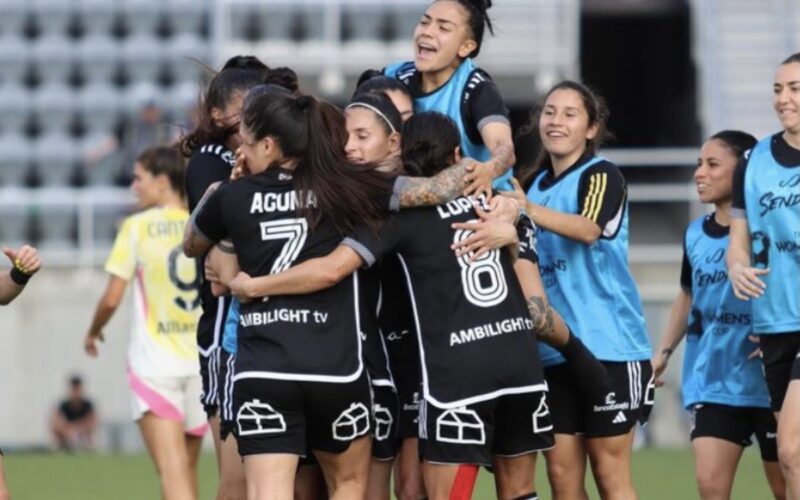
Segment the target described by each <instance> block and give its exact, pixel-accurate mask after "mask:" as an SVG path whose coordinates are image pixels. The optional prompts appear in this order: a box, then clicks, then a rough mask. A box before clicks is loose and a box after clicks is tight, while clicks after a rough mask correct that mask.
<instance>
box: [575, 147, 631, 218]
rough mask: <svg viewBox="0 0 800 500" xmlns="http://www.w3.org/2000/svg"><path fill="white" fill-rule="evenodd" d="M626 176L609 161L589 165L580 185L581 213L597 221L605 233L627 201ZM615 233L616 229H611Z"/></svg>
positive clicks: (579, 200)
mask: <svg viewBox="0 0 800 500" xmlns="http://www.w3.org/2000/svg"><path fill="white" fill-rule="evenodd" d="M625 194H626V188H625V178H624V177H622V173H621V172H620V171H619V169H618V168H617V167H616V166H615V165H613V164H612V163H609V162H607V161H603V162H600V163H597V164H596V165H593V166H591V167H589V168H588V169H587V170H586V171H585V172H583V174H582V175H581V180H580V183H579V185H578V206H579V207H580V215H582V216H583V217H586V218H587V219H589V220H591V221H592V222H594V223H596V224H597V225H598V226H599V227H600V229H602V230H603V233H606V226H607V225H608V223H609V222H611V221H612V220H614V218H615V217H617V215H618V214H619V211H620V210H621V209H622V203H623V202H624V201H625ZM610 232H611V233H615V232H616V230H614V231H610Z"/></svg>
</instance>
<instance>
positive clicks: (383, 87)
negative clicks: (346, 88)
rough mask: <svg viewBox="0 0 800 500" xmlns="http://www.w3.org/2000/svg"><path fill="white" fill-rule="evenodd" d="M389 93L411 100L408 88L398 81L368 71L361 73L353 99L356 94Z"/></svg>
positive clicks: (377, 72)
mask: <svg viewBox="0 0 800 500" xmlns="http://www.w3.org/2000/svg"><path fill="white" fill-rule="evenodd" d="M391 91H397V92H401V93H403V94H404V95H406V96H407V97H408V98H409V99H411V98H412V97H411V92H410V91H409V90H408V87H406V86H405V85H403V83H402V82H400V80H397V79H394V78H390V77H388V76H386V75H383V74H382V73H381V72H380V71H376V70H374V69H368V70H366V71H365V72H363V73H361V76H360V77H359V79H358V83H357V84H356V91H355V92H353V97H355V96H357V95H358V94H376V93H381V94H386V93H388V92H391Z"/></svg>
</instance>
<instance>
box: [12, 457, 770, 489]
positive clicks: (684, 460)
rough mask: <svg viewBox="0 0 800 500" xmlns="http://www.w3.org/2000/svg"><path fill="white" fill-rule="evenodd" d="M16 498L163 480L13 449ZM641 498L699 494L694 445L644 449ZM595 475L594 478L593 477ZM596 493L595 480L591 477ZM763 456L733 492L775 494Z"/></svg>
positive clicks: (752, 461) (637, 471) (125, 462)
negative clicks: (766, 471) (765, 470)
mask: <svg viewBox="0 0 800 500" xmlns="http://www.w3.org/2000/svg"><path fill="white" fill-rule="evenodd" d="M4 462H5V467H6V476H7V479H8V484H9V488H10V489H11V494H12V497H13V498H14V500H29V499H32V500H38V499H57V500H94V499H98V500H105V499H113V500H129V499H130V500H147V499H157V498H159V490H158V482H157V479H156V476H155V472H154V470H153V467H152V465H151V464H150V461H149V459H148V458H147V456H146V455H78V456H70V455H43V454H13V453H12V454H10V455H7V456H6V457H5V459H4ZM633 471H634V478H635V481H636V488H637V491H638V492H639V498H641V499H643V500H659V499H665V500H666V499H669V500H674V499H682V500H683V499H692V498H697V493H696V489H695V482H694V473H693V462H692V456H691V452H690V451H689V450H642V451H638V452H636V454H635V455H634V462H633ZM199 476H200V498H201V499H202V500H206V499H211V498H213V496H214V492H215V489H216V465H215V462H214V457H213V455H210V454H206V455H203V457H202V460H201V463H200V473H199ZM537 479H538V481H537V483H538V490H539V494H540V497H541V498H543V499H546V498H550V491H549V489H548V487H547V476H546V474H545V471H544V468H543V460H541V459H540V460H539V466H538V471H537ZM590 481H591V480H590ZM587 484H588V486H589V488H588V489H589V491H590V495H591V496H592V498H597V496H596V492H595V491H594V485H593V484H591V483H587ZM769 496H770V495H769V493H768V489H767V483H766V480H765V479H764V474H763V472H762V468H761V463H760V458H759V456H758V453H757V452H756V451H755V450H748V451H747V452H745V454H744V457H743V458H742V462H741V463H740V465H739V473H738V475H737V477H736V484H735V485H734V492H733V498H734V499H736V498H769ZM474 498H475V499H479V500H483V499H491V498H494V486H493V483H492V476H491V475H490V474H488V473H487V472H485V471H483V472H481V475H480V477H479V479H478V485H477V486H476V489H475V494H474Z"/></svg>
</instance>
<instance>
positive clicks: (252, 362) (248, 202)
mask: <svg viewBox="0 0 800 500" xmlns="http://www.w3.org/2000/svg"><path fill="white" fill-rule="evenodd" d="M301 197H303V198H302V199H303V200H306V202H307V203H309V204H313V203H314V196H313V194H312V193H300V192H298V191H295V190H294V187H293V185H292V173H291V171H288V170H283V169H280V168H270V169H268V170H266V171H265V172H262V173H260V174H257V175H252V176H248V177H244V178H242V179H239V180H237V181H236V182H232V183H228V184H225V185H223V186H221V187H220V188H219V190H217V192H215V193H214V194H213V195H212V196H210V197H209V198H208V200H207V202H206V203H205V205H203V206H202V207H201V208H200V209H199V211H198V213H197V214H196V217H195V222H194V223H195V226H196V229H197V230H198V231H200V232H201V233H202V234H204V235H205V236H206V237H208V239H210V240H212V241H219V240H221V239H225V238H228V239H230V240H231V241H232V242H233V245H234V246H235V247H236V251H237V256H238V258H239V266H240V267H241V269H242V270H243V271H244V272H246V273H248V274H249V275H251V276H263V275H266V274H274V273H278V272H280V271H284V270H286V269H287V268H289V267H290V266H291V265H293V264H297V263H300V262H303V261H305V260H308V259H311V258H315V257H321V256H324V255H327V254H328V253H330V252H331V251H332V250H333V249H335V248H336V246H337V245H339V244H340V243H341V241H342V236H341V235H340V234H339V232H338V231H337V230H336V228H335V227H334V225H333V224H332V223H331V222H330V221H329V220H327V219H325V218H323V219H322V220H321V222H320V223H319V224H318V225H317V226H316V227H315V228H314V229H313V230H310V228H309V227H308V222H307V220H306V219H305V218H303V217H300V216H298V213H297V206H298V200H300V199H301ZM358 284H359V283H358V279H357V276H348V277H347V278H345V279H344V280H342V281H341V282H340V283H338V284H337V285H335V286H333V287H331V288H328V289H326V290H322V291H320V292H317V293H313V294H308V295H287V296H274V297H269V298H268V299H267V300H264V301H255V302H251V303H248V304H242V305H241V308H240V311H239V314H240V316H239V337H238V342H239V350H238V352H237V355H236V379H237V380H238V379H242V378H272V379H282V380H305V381H318V382H350V381H353V380H355V379H356V378H358V376H359V375H360V374H361V371H362V368H363V365H362V362H361V351H362V346H361V340H360V333H359V329H360V325H359V323H360V318H359V306H360V303H359V299H358Z"/></svg>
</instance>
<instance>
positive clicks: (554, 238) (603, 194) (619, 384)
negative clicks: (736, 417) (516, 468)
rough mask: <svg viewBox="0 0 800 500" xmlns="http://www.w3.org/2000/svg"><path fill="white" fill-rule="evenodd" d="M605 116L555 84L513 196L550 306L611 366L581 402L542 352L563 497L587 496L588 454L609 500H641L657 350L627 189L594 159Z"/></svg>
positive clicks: (560, 361) (557, 486) (550, 456)
mask: <svg viewBox="0 0 800 500" xmlns="http://www.w3.org/2000/svg"><path fill="white" fill-rule="evenodd" d="M607 114H608V112H607V109H606V108H605V106H604V105H603V103H602V101H601V99H600V98H599V97H598V96H596V95H595V94H594V93H592V92H591V91H590V90H589V89H588V88H587V87H586V86H584V85H582V84H580V83H577V82H572V81H564V82H561V83H559V84H557V85H555V86H554V87H553V88H552V89H551V90H550V91H549V92H548V93H547V95H546V96H545V100H544V105H543V107H542V109H541V110H540V112H539V116H538V127H539V136H540V139H541V142H542V146H543V150H542V156H541V161H540V162H539V163H540V165H539V167H540V168H536V169H533V170H532V171H531V172H529V173H528V175H527V177H529V178H530V177H532V180H531V181H524V182H523V184H525V185H526V186H528V191H527V200H526V198H525V193H524V192H523V191H522V189H521V188H520V186H519V184H518V183H516V181H514V184H515V186H516V191H515V194H514V196H516V197H517V199H518V200H519V201H520V202H521V203H523V204H525V205H526V207H527V213H528V215H530V217H531V218H532V219H533V221H534V223H535V224H536V225H537V227H538V233H537V246H538V250H539V256H540V258H541V261H540V265H539V268H540V269H541V274H542V279H543V281H544V286H545V289H546V291H547V296H548V297H549V298H550V301H551V303H552V305H553V308H554V309H555V310H556V311H558V313H559V314H560V315H561V316H562V317H563V318H564V320H565V321H566V323H567V325H569V327H570V329H571V330H572V332H573V333H574V334H575V335H576V336H577V337H578V338H580V339H581V340H582V341H583V342H584V343H585V344H586V347H588V348H589V350H590V351H591V352H592V353H593V354H594V355H595V357H597V359H599V360H600V361H602V362H603V364H604V365H605V367H606V369H607V371H608V374H609V375H610V377H611V383H612V385H613V390H612V391H611V392H609V393H608V394H607V395H606V396H605V398H602V399H598V398H590V399H585V398H583V397H582V396H581V395H580V393H579V392H578V389H579V387H580V384H581V383H582V381H581V380H579V379H578V378H577V377H576V376H575V374H574V372H573V371H572V370H570V368H569V367H568V366H567V365H566V364H564V358H563V357H562V356H561V355H560V354H559V353H558V352H556V351H554V350H553V349H550V348H549V347H548V346H541V344H540V346H541V351H540V352H541V356H542V361H543V363H544V365H545V377H546V378H547V382H548V385H549V388H550V392H549V393H548V404H549V405H550V409H551V411H552V412H553V422H554V425H555V433H556V446H555V449H553V450H551V451H549V452H546V453H545V456H546V457H547V468H548V476H549V478H550V484H551V485H552V487H553V491H554V492H555V493H554V494H555V495H556V496H557V497H558V498H570V499H572V498H586V491H585V489H584V475H585V467H586V456H587V455H588V456H589V459H590V462H591V465H592V472H593V473H594V478H595V481H596V483H597V487H598V490H599V492H600V495H601V496H602V497H603V498H634V497H635V491H634V486H633V480H632V478H631V464H630V461H631V451H632V447H633V434H634V430H635V426H636V423H637V422H644V421H645V420H646V418H647V415H648V414H649V411H650V408H651V407H652V403H653V401H652V398H653V388H654V387H653V384H652V379H651V367H650V360H649V357H650V344H649V341H648V338H647V332H646V330H645V323H644V317H643V314H642V307H641V303H640V300H639V294H638V292H637V290H636V285H635V283H634V282H633V278H632V277H631V275H630V271H629V270H628V212H627V203H626V190H625V181H624V178H623V177H622V174H621V173H620V171H619V169H618V168H617V167H616V166H615V165H613V164H612V163H611V162H609V161H607V160H605V159H603V158H600V157H598V156H596V155H595V151H596V148H597V144H598V143H599V142H600V141H601V140H602V138H603V135H604V134H605V123H606V117H607Z"/></svg>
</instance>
